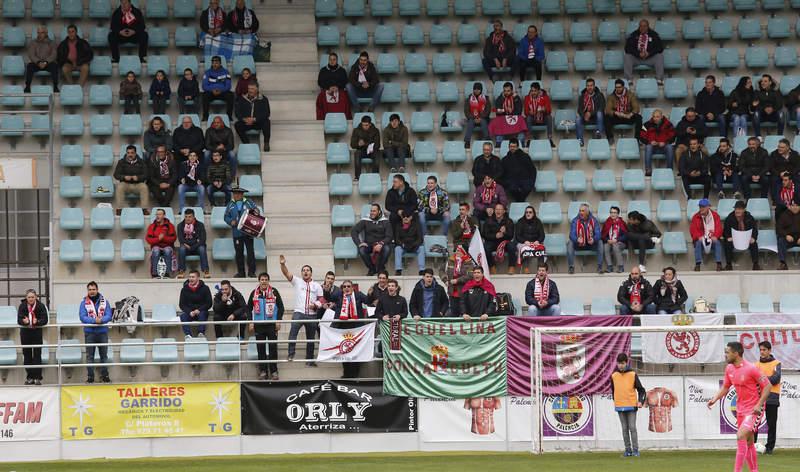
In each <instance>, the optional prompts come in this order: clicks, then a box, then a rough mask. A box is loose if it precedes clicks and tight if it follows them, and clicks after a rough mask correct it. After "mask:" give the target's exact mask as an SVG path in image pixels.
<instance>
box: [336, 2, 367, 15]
mask: <svg viewBox="0 0 800 472" xmlns="http://www.w3.org/2000/svg"><path fill="white" fill-rule="evenodd" d="M342 15H343V16H344V17H345V18H361V17H363V16H365V15H366V9H365V8H364V0H344V1H343V2H342Z"/></svg>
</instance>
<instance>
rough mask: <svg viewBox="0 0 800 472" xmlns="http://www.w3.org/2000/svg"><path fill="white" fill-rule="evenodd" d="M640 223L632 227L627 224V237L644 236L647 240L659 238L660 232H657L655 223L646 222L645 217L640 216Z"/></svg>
mask: <svg viewBox="0 0 800 472" xmlns="http://www.w3.org/2000/svg"><path fill="white" fill-rule="evenodd" d="M641 218H642V222H641V223H639V224H638V225H632V224H630V223H628V236H629V237H630V236H631V235H634V234H636V235H646V236H647V237H648V238H653V237H655V238H660V237H661V231H659V230H658V227H656V225H655V223H653V222H652V221H650V220H648V219H647V217H646V216H644V215H641Z"/></svg>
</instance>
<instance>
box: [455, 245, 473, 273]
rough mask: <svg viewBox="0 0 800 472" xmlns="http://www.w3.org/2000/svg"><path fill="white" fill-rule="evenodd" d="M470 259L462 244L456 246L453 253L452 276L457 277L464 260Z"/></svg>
mask: <svg viewBox="0 0 800 472" xmlns="http://www.w3.org/2000/svg"><path fill="white" fill-rule="evenodd" d="M470 259H471V256H470V255H469V254H468V253H467V251H466V250H465V249H464V248H463V247H462V246H457V247H456V251H455V253H454V254H453V278H454V279H455V278H458V277H460V276H461V266H462V265H464V261H468V260H470Z"/></svg>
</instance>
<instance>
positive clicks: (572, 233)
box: [569, 212, 603, 244]
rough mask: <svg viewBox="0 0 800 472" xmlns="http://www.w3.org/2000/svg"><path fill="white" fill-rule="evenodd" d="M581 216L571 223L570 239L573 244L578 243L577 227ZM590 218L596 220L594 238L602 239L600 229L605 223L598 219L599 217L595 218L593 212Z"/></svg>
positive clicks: (596, 239)
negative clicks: (602, 223)
mask: <svg viewBox="0 0 800 472" xmlns="http://www.w3.org/2000/svg"><path fill="white" fill-rule="evenodd" d="M579 218H580V215H578V216H576V217H575V218H573V219H572V222H570V224H569V240H570V241H572V243H573V244H578V233H577V231H576V228H577V226H578V219H579ZM589 219H591V220H594V240H595V241H600V229H601V228H602V227H603V225H601V224H600V222H598V221H597V218H595V217H594V215H593V214H592V213H591V212H589Z"/></svg>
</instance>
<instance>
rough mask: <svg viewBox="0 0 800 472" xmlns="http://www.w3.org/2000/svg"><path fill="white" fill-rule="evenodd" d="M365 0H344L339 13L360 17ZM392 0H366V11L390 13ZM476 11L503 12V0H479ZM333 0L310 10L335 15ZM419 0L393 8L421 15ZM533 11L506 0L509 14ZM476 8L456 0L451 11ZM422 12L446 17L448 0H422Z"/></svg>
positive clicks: (526, 0)
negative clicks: (423, 3)
mask: <svg viewBox="0 0 800 472" xmlns="http://www.w3.org/2000/svg"><path fill="white" fill-rule="evenodd" d="M366 3H367V2H366V1H365V0H344V2H343V3H342V8H341V15H342V16H344V17H345V18H361V17H364V16H366V15H367V7H366ZM393 3H394V2H393V1H392V0H370V2H369V10H370V12H369V14H370V15H371V16H373V17H376V18H386V17H391V16H393V15H394V10H395V5H394V4H393ZM480 5H481V6H480V11H481V13H482V14H483V15H484V16H491V17H497V16H503V15H504V14H505V12H506V7H505V1H504V0H482V1H481V2H480ZM339 10H340V9H339V6H338V5H337V1H336V0H316V2H315V7H314V12H315V15H316V17H317V18H323V19H326V18H336V17H337V16H338V15H339V13H340V11H339ZM422 10H423V7H422V0H409V1H405V0H404V1H401V2H398V4H397V12H398V14H399V15H400V16H401V17H417V16H421V15H422ZM532 11H533V8H532V2H531V1H530V0H509V6H508V12H509V13H510V14H511V15H530V14H531V13H532ZM477 12H478V6H477V2H476V0H456V1H455V3H454V4H453V14H455V15H456V16H475V15H477ZM425 14H426V15H427V16H429V17H446V16H449V15H450V5H449V2H448V0H426V1H425Z"/></svg>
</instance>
